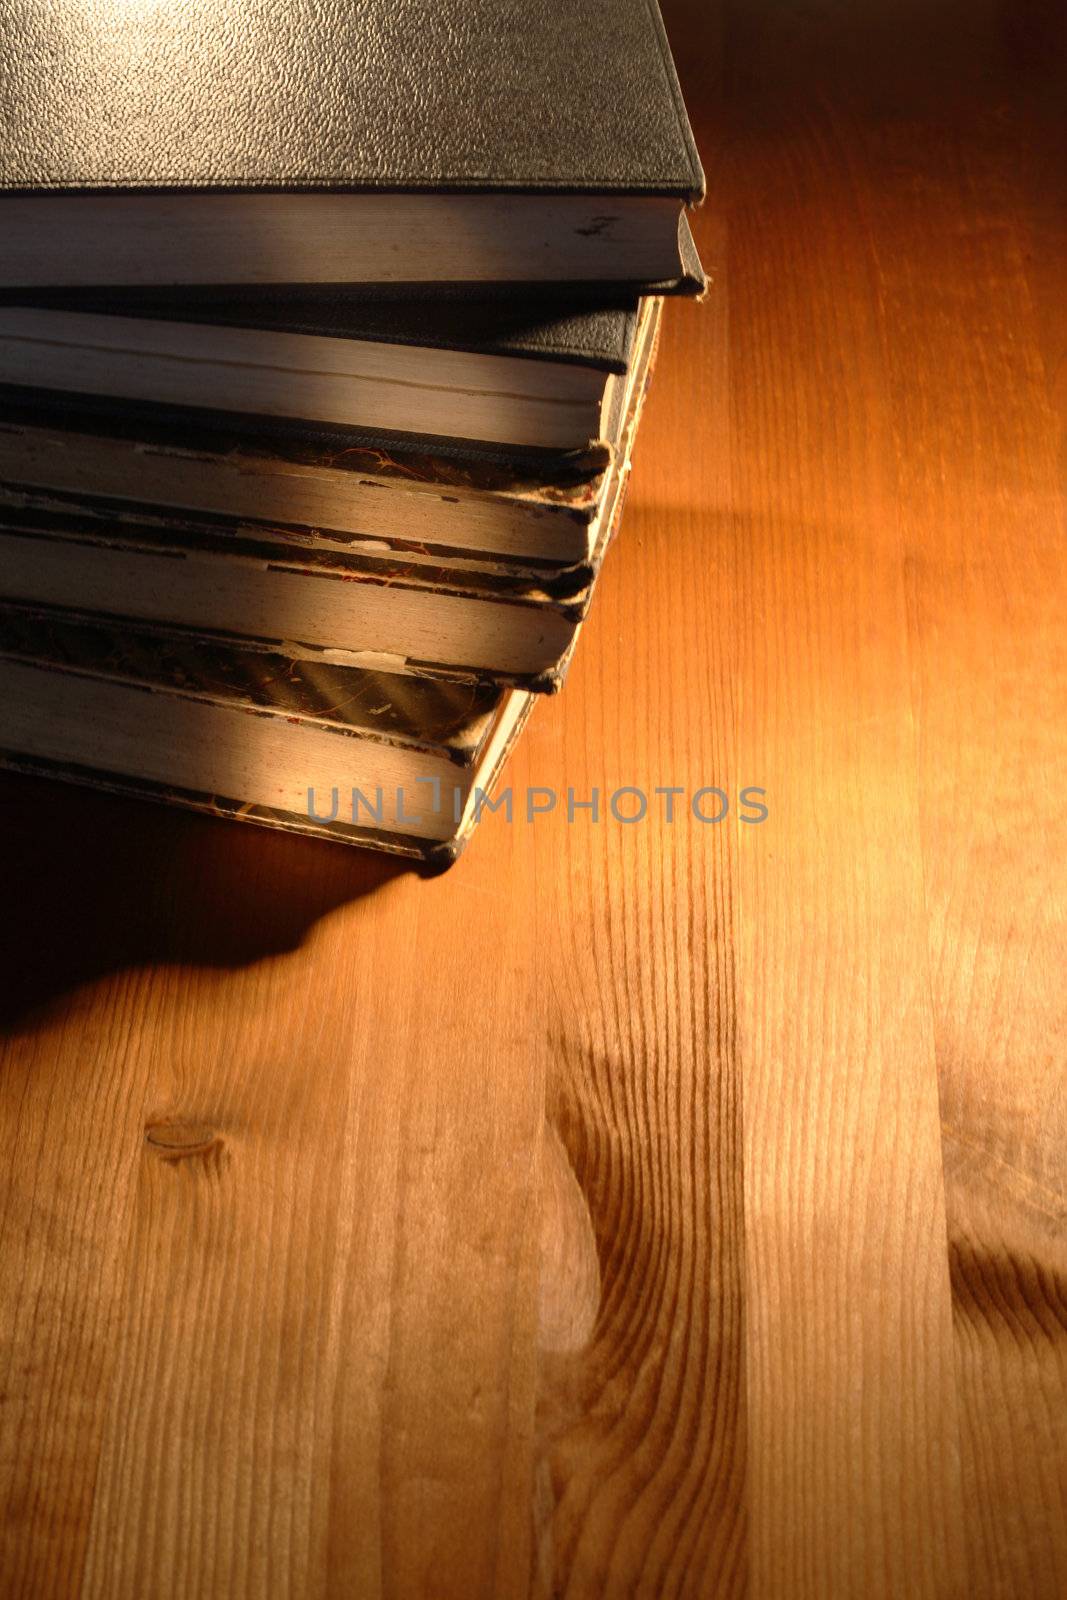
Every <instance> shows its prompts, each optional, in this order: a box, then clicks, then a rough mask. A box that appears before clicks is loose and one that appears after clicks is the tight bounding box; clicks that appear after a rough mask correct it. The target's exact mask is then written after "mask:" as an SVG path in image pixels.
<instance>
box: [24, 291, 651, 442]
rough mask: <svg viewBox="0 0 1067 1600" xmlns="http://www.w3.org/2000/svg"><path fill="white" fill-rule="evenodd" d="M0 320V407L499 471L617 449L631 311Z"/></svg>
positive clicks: (84, 304) (633, 305)
mask: <svg viewBox="0 0 1067 1600" xmlns="http://www.w3.org/2000/svg"><path fill="white" fill-rule="evenodd" d="M53 302H54V303H40V302H38V303H34V304H32V305H31V304H21V303H20V304H12V303H4V304H2V305H0V400H2V401H4V402H5V403H6V404H7V406H8V407H9V408H11V409H13V410H15V411H16V412H18V410H19V408H21V409H22V411H23V413H24V414H26V415H42V414H43V415H47V414H48V413H49V412H51V413H52V414H53V415H54V414H55V413H56V412H60V411H62V409H63V408H64V407H65V406H73V408H74V409H75V410H76V411H77V412H78V413H79V414H85V413H88V414H89V415H93V414H94V412H95V413H96V415H97V416H98V418H99V419H100V420H101V421H103V420H104V419H106V418H107V417H109V416H110V417H115V418H119V419H121V418H123V417H125V418H126V419H129V417H130V416H131V414H132V415H135V416H137V417H138V418H141V419H145V420H147V421H148V423H149V424H150V425H151V423H152V422H153V421H154V422H155V424H156V426H157V427H158V426H168V425H169V426H171V427H172V428H175V427H176V428H177V429H179V430H180V429H184V430H186V431H187V432H188V431H190V430H195V429H196V428H199V429H200V431H201V432H204V431H205V430H208V429H215V430H216V431H217V430H218V429H220V428H221V429H223V430H225V429H227V428H228V429H230V430H232V429H233V428H234V427H235V426H243V427H244V429H245V430H246V431H252V432H254V431H255V429H256V428H257V427H261V426H262V425H263V423H264V422H267V423H269V425H270V426H271V427H272V429H273V431H274V433H275V434H276V435H277V436H278V437H280V438H281V439H283V440H284V439H285V437H286V435H287V433H289V432H291V427H290V425H292V424H296V425H298V426H299V427H301V428H302V429H303V431H306V430H307V428H308V426H309V425H311V426H312V427H314V426H315V425H319V426H321V427H324V428H325V429H327V430H329V431H330V433H331V435H332V436H333V437H334V438H337V439H343V440H344V441H345V442H346V443H347V444H348V445H349V446H351V445H354V444H370V445H371V446H375V445H376V446H379V447H385V448H389V447H401V448H403V447H404V445H405V444H407V443H410V442H413V440H417V441H419V442H420V443H421V444H422V445H423V446H424V447H427V446H429V447H430V448H432V449H434V450H435V451H436V452H438V453H441V452H446V453H448V452H451V453H457V452H459V451H463V452H464V453H466V454H467V455H468V456H469V455H471V454H472V453H473V454H474V455H475V456H488V457H495V458H498V459H499V458H504V459H507V460H511V461H521V460H524V459H525V458H526V457H527V456H528V455H531V454H535V453H536V454H540V453H544V452H550V453H552V454H554V455H555V454H559V453H573V452H586V451H588V450H589V449H591V448H595V447H596V445H597V443H598V442H599V441H604V440H608V439H610V438H611V437H612V435H613V434H614V433H617V430H618V424H619V416H620V411H621V400H622V395H623V392H624V390H625V380H626V374H627V371H628V368H629V366H630V362H631V358H632V355H633V350H634V344H635V339H636V336H637V332H638V323H639V316H640V304H641V303H640V302H638V301H637V300H636V299H635V298H633V297H618V296H617V297H616V298H614V299H609V298H604V299H603V300H602V301H601V302H599V303H598V304H596V305H583V304H580V303H577V302H575V301H573V300H570V301H560V300H559V299H558V298H557V297H553V299H551V300H545V299H544V298H541V299H540V300H531V299H529V298H524V299H522V300H518V299H515V298H514V297H513V298H512V299H510V300H501V299H495V300H493V299H490V300H487V299H484V298H483V299H480V300H479V299H470V300H468V299H464V300H455V301H449V302H446V303H445V304H443V305H441V306H438V307H433V306H429V305H428V304H427V302H426V301H425V299H421V300H406V301H400V302H395V303H390V302H385V301H380V300H378V301H367V300H365V299H362V298H360V297H358V296H356V295H354V294H353V293H352V292H351V291H349V292H347V293H343V294H335V295H332V296H330V297H329V298H324V297H322V296H318V297H313V298H307V297H305V298H303V299H299V298H292V299H283V300H280V299H279V298H278V297H277V296H273V297H272V298H270V299H266V300H264V299H261V298H257V297H251V298H250V297H249V296H247V295H245V296H238V297H236V298H234V297H230V298H227V297H226V296H223V295H220V296H214V297H211V298H209V297H207V296H200V297H190V296H187V295H186V296H182V297H180V298H175V297H174V296H173V295H171V296H163V295H159V294H156V295H152V296H145V295H140V296H136V297H133V298H131V297H129V296H127V297H126V298H125V299H122V300H117V299H116V297H115V296H110V297H103V298H101V297H97V296H84V295H83V296H77V297H73V298H72V297H71V296H69V295H68V296H62V297H53Z"/></svg>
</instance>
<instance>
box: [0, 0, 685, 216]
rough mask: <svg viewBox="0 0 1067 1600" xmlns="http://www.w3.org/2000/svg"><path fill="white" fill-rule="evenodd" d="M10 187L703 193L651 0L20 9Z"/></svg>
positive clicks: (7, 82)
mask: <svg viewBox="0 0 1067 1600" xmlns="http://www.w3.org/2000/svg"><path fill="white" fill-rule="evenodd" d="M3 34H4V39H3V57H4V59H3V66H2V72H0V83H2V103H3V122H4V138H3V140H2V141H0V191H6V192H7V193H9V194H16V193H22V194H34V193H41V192H50V193H108V192H115V191H125V192H141V193H145V192H189V191H238V190H245V191H248V190H252V191H254V190H265V191H282V190H286V191H289V190H305V191H312V190H321V189H328V190H332V191H335V192H354V191H363V190H365V191H392V192H418V191H424V190H438V191H440V190H453V191H460V192H474V193H480V192H497V193H499V192H512V193H514V192H519V193H525V192H540V193H546V192H547V193H561V194H590V193H595V194H599V193H604V194H609V193H615V194H629V195H657V196H664V197H666V196H678V197H679V198H680V199H683V200H696V199H699V198H700V197H701V195H702V193H703V174H702V172H701V168H700V162H699V159H698V157H697V153H696V149H695V146H694V144H693V138H692V134H691V131H690V128H689V123H688V121H687V118H686V114H685V108H684V106H683V104H682V99H681V94H680V92H679V88H678V81H677V77H676V75H675V71H674V65H673V62H672V60H671V56H670V51H669V49H668V46H667V41H666V36H665V34H664V30H663V24H662V21H661V18H660V15H659V10H658V7H657V5H656V4H655V0H564V3H560V0H362V3H360V4H358V5H357V4H354V3H352V0H301V3H294V0H216V3H213V4H211V5H206V4H151V5H148V4H136V5H131V4H129V3H127V0H100V3H97V4H94V5H82V4H69V5H68V4H64V3H56V4H53V5H48V6H42V5H41V4H40V3H39V0H7V3H6V4H5V6H4V24H3Z"/></svg>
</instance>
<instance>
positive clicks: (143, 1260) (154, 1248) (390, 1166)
mask: <svg viewBox="0 0 1067 1600" xmlns="http://www.w3.org/2000/svg"><path fill="white" fill-rule="evenodd" d="M664 9H665V14H666V17H667V22H668V27H669V30H670V32H671V36H672V40H673V42H674V44H675V49H676V53H677V55H678V58H679V65H680V69H681V72H682V76H683V80H684V83H685V88H686V94H687V99H688V101H689V104H690V106H691V109H692V111H693V117H694V124H695V126H696V131H697V135H698V140H699V142H700V145H701V148H702V151H703V154H704V157H705V162H706V165H707V169H708V179H709V199H708V204H707V206H706V207H705V209H704V211H703V212H702V213H701V215H700V217H699V220H698V230H699V235H700V244H701V249H702V251H703V253H704V256H705V260H706V262H707V264H708V266H709V268H710V269H711V271H712V274H713V280H714V281H713V288H712V291H711V293H710V295H709V297H708V299H707V301H706V302H705V304H704V305H702V306H693V305H685V304H675V305H672V306H670V307H669V308H668V316H667V319H666V324H665V331H664V340H663V350H662V356H661V364H660V370H659V372H658V375H657V379H656V382H655V384H654V386H653V391H652V395H651V398H650V402H649V405H648V408H647V413H646V420H645V423H644V425H643V430H642V436H641V439H640V441H639V446H638V459H637V465H636V468H635V473H634V482H633V487H632V491H631V497H630V502H629V506H628V510H627V515H626V518H625V521H624V530H623V535H622V539H621V541H620V544H619V547H618V549H617V550H615V551H614V552H613V553H612V555H611V557H610V558H609V561H608V563H607V567H606V570H605V574H604V578H603V582H602V585H601V590H600V593H599V595H598V598H597V602H596V605H595V608H594V611H593V614H592V617H591V620H590V622H589V624H588V626H587V628H586V630H585V632H584V635H583V638H582V640H581V642H580V648H579V651H578V655H577V658H576V661H575V665H574V668H573V670H572V673H571V676H570V680H569V682H568V684H567V686H566V689H565V691H564V693H563V694H562V695H561V696H560V697H559V698H558V699H557V700H553V701H550V702H546V703H545V704H543V705H542V706H540V707H538V710H537V712H536V714H535V716H534V718H533V720H532V722H531V724H530V727H529V730H528V732H527V735H526V737H525V739H524V741H523V743H522V745H521V746H520V749H519V750H518V752H517V753H516V756H515V757H514V759H513V761H512V764H511V767H510V769H509V779H510V782H511V785H512V789H513V793H514V795H515V800H516V814H515V820H514V822H513V823H512V825H510V826H509V825H508V824H507V822H506V821H505V819H504V818H503V817H502V816H496V817H490V818H487V819H486V820H485V821H484V822H483V824H482V826H481V828H480V830H479V833H478V835H477V837H476V839H475V840H474V842H473V844H472V846H471V848H470V850H469V852H468V854H467V855H466V856H465V857H464V859H463V860H462V862H461V863H460V865H459V866H458V867H457V868H456V869H455V870H454V871H453V872H451V873H450V874H448V875H446V876H445V877H443V878H441V879H436V880H422V879H420V878H418V877H417V876H415V875H414V874H412V873H409V872H405V871H400V870H398V869H397V868H396V867H394V866H392V865H390V864H389V863H388V862H382V861H380V860H378V859H376V858H373V857H369V856H362V855H360V854H359V853H357V852H345V851H341V850H336V849H331V848H330V847H327V846H318V845H315V844H313V843H309V842H307V841H297V840H287V839H283V838H276V837H271V836H269V835H265V834H260V833H257V832H255V831H254V830H251V829H247V830H242V829H239V828H235V827H232V826H228V825H226V824H223V823H213V822H211V821H207V820H205V819H201V818H195V817H182V816H171V815H168V814H166V813H164V812H161V811H156V810H153V809H151V808H148V807H140V806H136V805H133V804H123V803H120V802H119V801H117V800H112V799H109V798H107V797H104V796H91V795H83V794H78V793H76V792H75V791H67V790H63V789H61V788H52V787H49V786H47V785H44V784H37V783H30V782H16V781H15V780H8V781H6V782H5V783H4V784H3V786H2V788H0V818H2V822H3V832H2V836H0V874H2V881H3V891H4V899H3V905H4V910H5V918H4V923H3V938H4V945H5V948H4V952H3V962H2V964H0V970H2V972H3V980H2V993H0V1023H2V1025H3V1028H4V1043H3V1047H2V1053H0V1151H2V1154H0V1171H2V1178H0V1285H2V1288H0V1593H2V1594H3V1595H4V1597H5V1600H6V1597H7V1596H8V1595H11V1596H19V1597H21V1596H26V1597H33V1600H43V1597H48V1596H53V1595H54V1596H57V1597H64V1600H66V1597H69V1596H72V1595H79V1596H101V1597H124V1600H125V1597H127V1596H129V1597H136V1600H142V1597H143V1596H146V1595H151V1596H153V1597H157V1596H158V1597H169V1596H191V1595H196V1596H209V1595H210V1596H215V1595H218V1596H223V1595H225V1596H227V1597H229V1596H235V1597H238V1596H239V1597H251V1596H271V1597H274V1596H286V1595H294V1596H296V1595H298V1596H301V1597H304V1596H316V1595H321V1596H327V1595H330V1596H332V1595H336V1594H358V1595H360V1596H364V1595H367V1596H403V1597H407V1596H413V1595H426V1596H433V1597H439V1596H442V1597H451V1596H456V1597H457V1600H458V1597H462V1600H472V1597H475V1596H486V1597H490V1596H492V1597H494V1600H495V1597H497V1596H515V1597H519V1596H536V1597H539V1600H543V1597H547V1596H564V1595H566V1596H568V1597H587V1596H589V1597H592V1596H601V1595H604V1596H617V1595H638V1596H657V1597H658V1596H668V1595H681V1596H706V1595H709V1594H715V1595H717V1596H734V1595H736V1596H742V1595H746V1596H749V1595H750V1596H754V1597H759V1600H763V1597H767V1600H770V1597H779V1596H782V1597H788V1600H803V1597H812V1600H815V1597H818V1600H823V1597H832V1600H838V1597H841V1600H851V1597H852V1596H855V1595H859V1594H862V1595H864V1596H872V1597H874V1596H886V1597H896V1596H899V1595H900V1594H911V1593H914V1594H916V1595H923V1596H937V1597H939V1600H940V1597H942V1596H959V1595H968V1596H969V1595H976V1596H981V1597H982V1600H985V1597H986V1596H993V1597H1005V1600H1007V1597H1011V1600H1014V1597H1016V1596H1022V1595H1025V1596H1027V1597H1028V1600H1030V1597H1034V1600H1056V1597H1058V1596H1060V1595H1062V1594H1063V1593H1064V1592H1067V1291H1065V1287H1064V1285H1065V1281H1067V1277H1065V1274H1067V1260H1065V1255H1064V1250H1065V1244H1064V1241H1065V1237H1067V1234H1065V1218H1067V1171H1065V1155H1064V1151H1065V1135H1067V1093H1065V1077H1064V1054H1065V1036H1067V1026H1065V1018H1064V1003H1063V994H1064V983H1063V974H1064V971H1065V970H1067V961H1065V956H1067V951H1065V915H1064V913H1065V896H1064V885H1063V861H1064V859H1065V856H1067V848H1065V847H1067V837H1065V831H1064V822H1063V807H1062V800H1061V797H1062V793H1063V787H1064V780H1065V777H1067V774H1065V772H1064V757H1063V749H1064V740H1063V730H1064V727H1065V725H1067V716H1065V714H1067V705H1065V699H1067V661H1065V659H1064V629H1063V622H1062V618H1063V615H1064V587H1065V578H1064V563H1063V558H1062V549H1063V498H1062V496H1063V461H1064V450H1063V442H1064V437H1065V435H1064V428H1063V405H1064V397H1065V392H1067V391H1065V387H1064V373H1065V371H1067V363H1065V362H1064V321H1063V296H1062V284H1061V276H1062V259H1063V248H1064V241H1065V234H1067V228H1065V222H1064V218H1065V212H1067V208H1065V205H1064V198H1065V197H1064V192H1063V181H1062V170H1061V165H1060V163H1059V161H1058V158H1057V154H1056V148H1057V146H1056V140H1057V137H1058V136H1059V135H1060V134H1061V133H1062V111H1061V106H1062V90H1063V67H1062V51H1061V48H1060V46H1061V45H1062V41H1063V22H1062V18H1061V17H1059V15H1058V14H1057V13H1054V12H1053V10H1052V9H1051V8H1047V9H1046V8H1042V7H1041V6H1039V5H1038V4H1037V3H1036V0H1034V3H1030V4H1020V5H1018V6H1014V7H1002V6H998V5H997V4H994V3H993V0H980V3H979V4H978V5H977V6H973V5H972V6H968V7H966V8H963V7H962V5H961V4H959V3H958V0H943V3H938V4H934V5H927V6H922V7H919V6H906V7H903V8H902V7H900V6H892V7H890V6H889V5H888V0H885V3H875V0H869V3H867V4H865V5H862V6H855V5H845V3H844V0H818V3H817V4H815V5H813V6H812V5H806V6H804V7H800V6H794V5H792V4H790V5H785V6H782V5H771V4H770V3H769V0H758V3H756V4H749V5H745V6H741V5H733V4H725V3H723V4H718V5H716V6H714V7H710V8H709V7H708V6H707V5H706V4H704V3H703V0H677V3H675V4H671V5H667V6H665V8H664ZM528 785H540V786H550V787H552V788H554V789H556V790H557V791H559V792H560V793H561V794H562V795H563V796H564V797H565V795H566V790H567V788H568V786H571V787H573V788H574V790H575V791H576V798H577V799H579V800H584V799H588V798H589V796H590V793H591V790H592V789H593V788H594V787H595V788H597V789H598V791H599V795H600V806H601V814H600V819H599V821H596V822H594V821H593V820H592V818H591V816H590V814H589V813H588V812H581V811H579V812H577V813H576V815H575V818H574V820H573V822H568V820H567V816H566V808H565V798H564V800H563V801H562V802H561V804H560V805H559V806H558V807H557V809H556V810H555V811H554V812H553V813H552V814H551V815H550V816H546V817H541V818H538V819H537V821H536V822H534V823H528V822H526V821H525V820H524V817H523V809H522V798H523V795H524V791H525V788H526V787H527V786H528ZM713 785H714V786H721V787H722V788H723V789H724V790H725V791H726V792H727V793H728V795H729V796H730V797H731V801H732V805H731V810H730V813H729V815H728V817H727V818H726V820H724V821H723V822H721V823H718V824H716V823H702V822H699V821H697V820H696V819H695V818H694V816H693V814H692V811H691V810H689V809H687V800H688V797H689V796H691V795H692V793H693V792H694V791H695V790H697V789H699V788H701V787H704V786H713ZM746 785H758V786H760V787H761V788H763V789H765V790H766V798H767V804H768V807H769V816H768V818H767V820H766V822H764V823H761V824H759V825H750V824H746V823H744V822H742V821H741V820H740V815H739V808H738V805H737V799H736V797H737V795H738V792H739V790H740V789H741V788H742V787H744V786H746ZM623 786H632V787H636V788H639V789H642V790H644V791H645V792H646V793H647V794H648V795H649V797H650V802H651V803H650V807H649V814H648V816H647V817H646V819H645V820H644V821H642V822H640V823H634V824H631V825H626V824H622V823H619V822H618V821H616V820H614V819H613V817H612V815H611V813H610V810H608V798H609V796H610V795H611V794H612V793H613V792H614V791H616V790H617V789H619V788H620V787H623ZM656 786H661V787H667V786H678V787H680V788H681V789H683V790H684V791H685V797H684V798H683V799H682V800H680V801H679V800H678V799H677V797H676V800H675V804H676V807H677V810H676V812H675V815H674V820H673V821H668V820H667V817H666V814H665V803H664V800H663V797H655V796H653V795H652V791H653V789H654V788H655V787H656Z"/></svg>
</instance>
